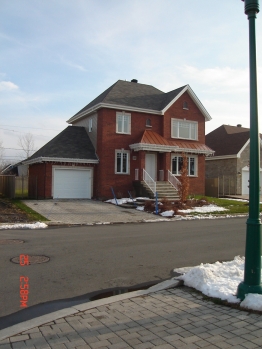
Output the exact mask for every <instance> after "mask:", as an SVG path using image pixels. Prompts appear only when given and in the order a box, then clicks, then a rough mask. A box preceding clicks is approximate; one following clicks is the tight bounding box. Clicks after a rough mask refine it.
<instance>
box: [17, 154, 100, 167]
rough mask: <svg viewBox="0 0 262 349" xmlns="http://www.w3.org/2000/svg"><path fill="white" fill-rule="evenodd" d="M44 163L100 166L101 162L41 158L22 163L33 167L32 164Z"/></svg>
mask: <svg viewBox="0 0 262 349" xmlns="http://www.w3.org/2000/svg"><path fill="white" fill-rule="evenodd" d="M43 162H69V163H78V164H98V163H99V160H93V159H73V158H50V157H43V156H40V157H38V158H34V159H29V160H25V161H23V162H22V163H23V164H24V165H32V164H39V163H43Z"/></svg>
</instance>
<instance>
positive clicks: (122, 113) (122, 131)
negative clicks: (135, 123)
mask: <svg viewBox="0 0 262 349" xmlns="http://www.w3.org/2000/svg"><path fill="white" fill-rule="evenodd" d="M119 116H121V117H122V120H121V125H122V130H121V131H119V130H118V117H119ZM125 116H127V117H128V126H127V128H128V130H127V132H124V117H125ZM116 133H119V134H124V135H130V134H131V114H130V113H125V112H124V111H122V112H117V113H116Z"/></svg>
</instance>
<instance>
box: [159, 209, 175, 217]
mask: <svg viewBox="0 0 262 349" xmlns="http://www.w3.org/2000/svg"><path fill="white" fill-rule="evenodd" d="M160 214H161V216H163V217H173V215H174V211H173V210H170V211H164V212H162V213H160Z"/></svg>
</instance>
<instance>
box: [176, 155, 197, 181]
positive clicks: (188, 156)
mask: <svg viewBox="0 0 262 349" xmlns="http://www.w3.org/2000/svg"><path fill="white" fill-rule="evenodd" d="M186 157H187V161H188V164H190V158H193V159H195V161H194V164H195V171H194V172H195V173H194V174H193V175H190V174H189V173H188V177H198V156H197V155H190V154H189V155H186ZM174 158H182V154H173V155H171V173H172V174H173V175H175V176H181V173H179V172H178V171H177V173H174V172H173V159H174ZM177 163H178V162H177ZM176 170H178V169H176ZM189 170H190V168H189V167H188V172H189Z"/></svg>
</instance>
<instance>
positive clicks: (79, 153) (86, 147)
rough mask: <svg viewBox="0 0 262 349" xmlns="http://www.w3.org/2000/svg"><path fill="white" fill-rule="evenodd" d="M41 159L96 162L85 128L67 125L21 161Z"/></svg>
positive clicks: (41, 160)
mask: <svg viewBox="0 0 262 349" xmlns="http://www.w3.org/2000/svg"><path fill="white" fill-rule="evenodd" d="M43 161H53V162H76V163H98V158H97V156H96V153H95V148H94V146H93V144H92V142H91V140H90V138H89V136H88V134H87V132H86V130H85V128H84V127H79V126H68V127H67V128H66V129H65V130H63V131H62V132H60V133H59V134H58V135H57V136H56V137H55V138H53V139H51V141H49V142H48V143H47V144H45V145H44V146H43V147H42V148H40V149H39V150H38V151H37V152H35V153H34V154H33V155H32V156H30V157H29V158H28V159H26V160H25V161H23V163H24V164H33V163H37V162H43Z"/></svg>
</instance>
